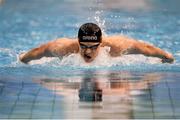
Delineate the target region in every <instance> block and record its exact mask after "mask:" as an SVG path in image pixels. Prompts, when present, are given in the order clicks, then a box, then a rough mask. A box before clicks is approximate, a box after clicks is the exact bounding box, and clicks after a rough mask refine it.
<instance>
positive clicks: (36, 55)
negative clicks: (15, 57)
mask: <svg viewBox="0 0 180 120" xmlns="http://www.w3.org/2000/svg"><path fill="white" fill-rule="evenodd" d="M47 48H48V44H44V45H42V46H40V47H37V48H34V49H32V50H30V51H28V52H27V53H23V54H21V55H20V56H19V59H20V61H21V62H23V63H26V64H27V63H28V62H30V61H31V60H36V59H40V58H42V57H51V56H52V55H51V54H49V53H48V52H47Z"/></svg>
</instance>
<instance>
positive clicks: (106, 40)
mask: <svg viewBox="0 0 180 120" xmlns="http://www.w3.org/2000/svg"><path fill="white" fill-rule="evenodd" d="M133 41H134V40H133V39H131V38H129V37H127V36H124V35H113V36H103V37H102V43H103V46H112V45H118V44H124V43H126V44H127V43H131V42H133Z"/></svg>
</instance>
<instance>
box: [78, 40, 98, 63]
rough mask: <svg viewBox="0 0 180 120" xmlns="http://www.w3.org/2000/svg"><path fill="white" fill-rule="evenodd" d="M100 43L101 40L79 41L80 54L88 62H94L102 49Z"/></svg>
mask: <svg viewBox="0 0 180 120" xmlns="http://www.w3.org/2000/svg"><path fill="white" fill-rule="evenodd" d="M100 45H101V44H100V43H99V42H80V43H79V48H80V54H81V56H82V57H83V59H84V60H85V61H86V62H87V63H89V62H92V61H93V60H94V59H95V58H96V56H97V55H98V52H99V49H100Z"/></svg>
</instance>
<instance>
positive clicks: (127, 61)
mask: <svg viewBox="0 0 180 120" xmlns="http://www.w3.org/2000/svg"><path fill="white" fill-rule="evenodd" d="M109 50H110V48H109V47H104V48H101V50H100V52H99V54H98V56H97V57H96V58H95V60H94V61H92V62H91V63H86V62H85V61H84V60H83V58H82V57H81V56H80V54H71V55H69V56H65V57H63V58H62V59H61V60H60V59H58V58H42V59H40V60H35V61H31V62H30V65H35V64H45V65H50V66H54V67H58V66H73V67H88V68H96V67H112V66H130V65H134V64H137V63H138V64H158V63H161V60H160V59H159V58H153V57H145V56H143V55H122V56H120V57H111V56H110V55H109Z"/></svg>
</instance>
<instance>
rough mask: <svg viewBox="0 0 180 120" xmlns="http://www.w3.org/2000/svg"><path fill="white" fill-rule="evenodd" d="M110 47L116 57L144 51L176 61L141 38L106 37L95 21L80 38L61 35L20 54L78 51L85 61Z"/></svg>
mask: <svg viewBox="0 0 180 120" xmlns="http://www.w3.org/2000/svg"><path fill="white" fill-rule="evenodd" d="M105 46H107V47H110V51H109V54H110V56H112V57H117V56H121V55H123V54H143V55H145V56H151V57H158V58H160V59H162V62H163V63H164V62H167V63H172V62H173V61H174V58H173V56H172V55H171V54H170V53H167V52H165V51H163V50H162V49H160V48H158V47H155V46H153V45H151V44H148V43H145V42H142V41H137V40H134V39H131V38H127V37H125V36H111V37H104V36H102V33H101V29H100V28H99V26H97V25H96V24H94V23H86V24H83V25H82V26H81V27H80V29H79V32H78V40H77V39H68V38H61V39H57V40H54V41H50V42H48V43H46V44H43V45H41V46H40V47H37V48H34V49H32V50H30V51H29V52H27V53H24V54H21V55H20V60H21V61H22V62H23V63H28V62H30V61H31V60H36V59H40V58H42V57H60V56H65V55H69V54H72V53H78V54H80V55H81V56H82V58H83V59H84V61H85V62H87V63H89V62H92V61H93V60H94V59H95V58H96V56H97V55H98V53H99V51H100V49H101V48H102V47H105Z"/></svg>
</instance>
